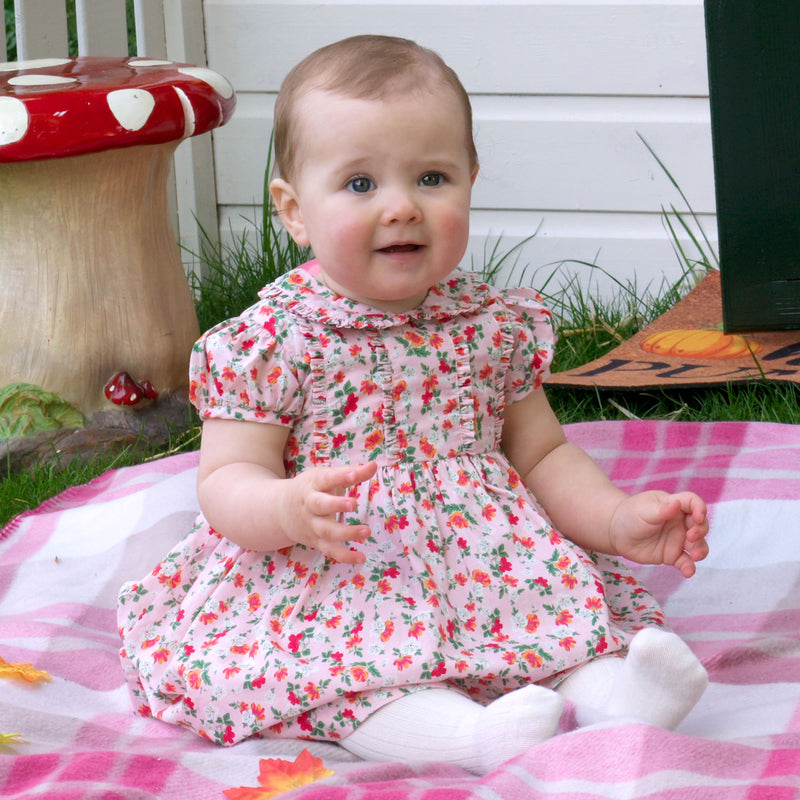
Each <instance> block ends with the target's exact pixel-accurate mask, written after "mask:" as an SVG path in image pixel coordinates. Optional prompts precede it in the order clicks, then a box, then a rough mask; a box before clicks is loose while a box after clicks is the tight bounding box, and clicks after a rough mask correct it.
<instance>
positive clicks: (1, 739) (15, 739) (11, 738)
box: [0, 733, 24, 745]
mask: <svg viewBox="0 0 800 800" xmlns="http://www.w3.org/2000/svg"><path fill="white" fill-rule="evenodd" d="M23 741H24V739H22V737H21V736H20V735H19V734H18V733H0V745H3V744H22V742H23Z"/></svg>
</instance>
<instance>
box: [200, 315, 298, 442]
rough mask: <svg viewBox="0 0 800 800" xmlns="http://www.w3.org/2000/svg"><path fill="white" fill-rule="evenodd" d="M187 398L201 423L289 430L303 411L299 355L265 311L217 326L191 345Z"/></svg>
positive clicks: (277, 322)
mask: <svg viewBox="0 0 800 800" xmlns="http://www.w3.org/2000/svg"><path fill="white" fill-rule="evenodd" d="M189 380H190V384H189V399H190V400H191V402H192V404H193V405H194V406H195V408H197V410H198V412H199V413H200V416H201V418H202V419H210V418H220V419H234V420H243V421H245V422H269V423H272V424H275V425H284V426H290V425H292V422H293V420H295V419H296V418H297V417H298V416H299V415H300V413H301V412H302V409H303V392H302V384H303V353H302V348H301V347H298V346H297V345H296V343H295V342H294V339H293V337H292V335H291V330H288V329H287V328H286V326H285V325H281V315H280V314H277V315H276V313H275V310H274V309H272V308H269V307H268V306H261V307H258V308H257V307H253V308H251V309H248V311H246V312H245V313H244V314H243V315H242V316H241V317H238V318H235V319H233V320H228V321H227V322H223V323H220V324H219V325H217V326H216V327H214V328H212V329H211V330H210V331H208V332H207V333H205V334H204V335H203V336H202V337H201V338H200V339H199V340H198V341H197V343H196V344H195V345H194V348H193V349H192V357H191V363H190V368H189Z"/></svg>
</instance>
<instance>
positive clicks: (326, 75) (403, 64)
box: [273, 35, 478, 182]
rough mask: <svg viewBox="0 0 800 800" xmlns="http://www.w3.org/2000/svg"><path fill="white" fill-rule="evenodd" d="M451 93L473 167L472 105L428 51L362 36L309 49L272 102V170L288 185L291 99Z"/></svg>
mask: <svg viewBox="0 0 800 800" xmlns="http://www.w3.org/2000/svg"><path fill="white" fill-rule="evenodd" d="M434 87H447V88H450V89H452V90H453V91H454V92H455V94H456V96H457V97H458V99H459V101H460V102H461V104H462V106H463V108H464V117H465V121H466V125H467V141H466V147H467V151H468V155H469V159H470V164H471V166H473V167H477V166H478V154H477V150H476V148H475V141H474V138H473V134H472V106H471V105H470V101H469V95H468V94H467V91H466V89H464V86H463V85H462V83H461V81H460V80H459V78H458V75H456V73H455V72H454V71H453V70H452V69H451V68H450V67H448V66H447V64H445V62H444V61H443V60H442V58H441V56H439V55H438V53H435V52H434V51H433V50H429V49H428V48H426V47H422V46H421V45H418V44H417V43H416V42H412V41H411V40H409V39H400V38H398V37H395V36H377V35H363V36H351V37H350V38H348V39H342V40H341V41H338V42H334V43H333V44H329V45H326V46H325V47H321V48H320V49H319V50H315V51H314V52H313V53H311V55H309V56H307V57H306V58H304V59H303V60H302V61H301V62H300V63H299V64H297V66H295V67H294V68H293V69H292V70H291V71H290V72H289V73H288V75H287V76H286V78H285V79H284V81H283V83H282V84H281V89H280V92H279V94H278V99H277V101H276V103H275V127H274V138H273V141H274V147H275V168H276V171H277V172H278V173H279V174H280V175H281V177H282V178H284V179H285V180H287V181H289V182H291V181H292V180H293V179H294V178H295V177H296V175H295V173H296V170H297V166H298V165H297V147H296V142H297V138H298V137H297V135H298V131H297V128H296V114H295V113H294V111H295V107H296V103H297V100H298V99H299V98H300V97H302V96H303V95H304V94H305V93H307V92H309V91H312V90H315V89H316V90H322V91H327V92H336V93H339V94H342V95H344V96H346V97H350V98H354V99H358V100H377V99H381V98H384V97H387V96H390V95H392V94H404V93H409V92H414V91H425V90H430V89H431V88H434Z"/></svg>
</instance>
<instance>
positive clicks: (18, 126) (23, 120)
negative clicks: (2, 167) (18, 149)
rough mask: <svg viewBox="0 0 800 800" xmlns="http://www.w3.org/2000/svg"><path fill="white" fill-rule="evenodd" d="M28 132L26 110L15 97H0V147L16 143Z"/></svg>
mask: <svg viewBox="0 0 800 800" xmlns="http://www.w3.org/2000/svg"><path fill="white" fill-rule="evenodd" d="M27 131H28V110H27V109H26V108H25V104H24V103H23V102H22V100H17V98H16V97H0V145H4V144H14V142H18V141H19V140H20V139H21V138H22V137H23V136H24V135H25V134H26V133H27Z"/></svg>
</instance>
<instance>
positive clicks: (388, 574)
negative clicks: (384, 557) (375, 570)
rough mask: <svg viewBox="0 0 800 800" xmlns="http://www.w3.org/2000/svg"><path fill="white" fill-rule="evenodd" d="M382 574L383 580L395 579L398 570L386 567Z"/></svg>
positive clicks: (398, 572)
mask: <svg viewBox="0 0 800 800" xmlns="http://www.w3.org/2000/svg"><path fill="white" fill-rule="evenodd" d="M382 574H383V576H384V578H396V577H397V576H398V575H399V574H400V570H399V569H398V568H397V567H387V569H385V570H384V571H383V573H382Z"/></svg>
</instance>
